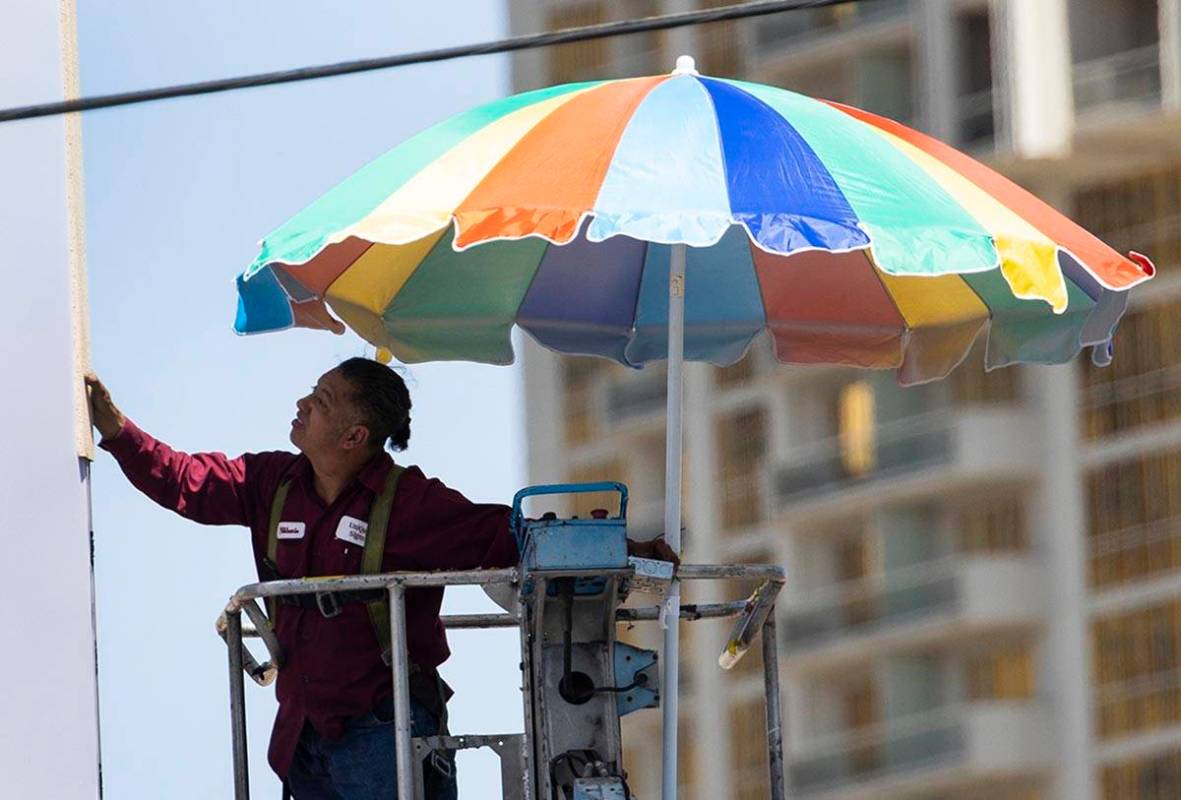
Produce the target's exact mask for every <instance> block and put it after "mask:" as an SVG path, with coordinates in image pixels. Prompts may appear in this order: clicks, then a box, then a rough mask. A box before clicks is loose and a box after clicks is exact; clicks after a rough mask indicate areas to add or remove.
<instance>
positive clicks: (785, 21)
mask: <svg viewBox="0 0 1181 800" xmlns="http://www.w3.org/2000/svg"><path fill="white" fill-rule="evenodd" d="M909 12H910V0H876V1H875V2H873V3H865V4H857V5H849V6H845V7H843V8H842V9H841V10H840V11H839V12H834V10H833V9H812V10H800V11H797V12H795V13H792V14H773V15H771V16H768V17H764V18H763V19H761V20H756V21H755V23H754V26H753V27H754V45H755V49H756V50H758V51H759V52H760V53H763V52H766V51H770V50H778V49H781V48H787V47H791V46H794V45H798V44H800V43H802V42H805V41H811V40H812V39H814V38H815V37H816V36H817V35H825V34H830V33H840V32H844V31H847V30H850V29H853V28H856V27H858V26H860V25H866V24H870V23H875V22H883V21H886V20H893V19H900V18H903V17H905V16H907V15H908V14H909Z"/></svg>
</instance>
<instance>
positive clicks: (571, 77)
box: [546, 2, 610, 83]
mask: <svg viewBox="0 0 1181 800" xmlns="http://www.w3.org/2000/svg"><path fill="white" fill-rule="evenodd" d="M606 21H607V4H606V3H603V2H596V3H571V4H567V5H561V6H555V7H553V8H551V9H550V10H549V12H548V14H547V15H546V30H551V31H558V30H565V29H567V28H582V27H585V26H587V25H601V24H603V23H604V22H606ZM546 55H547V56H548V58H549V74H550V80H551V82H553V83H573V82H575V81H585V80H591V79H595V78H602V77H605V75H604V73H605V72H606V69H607V64H608V61H609V55H610V40H609V39H605V38H604V39H591V40H589V41H585V42H573V43H571V44H560V45H557V46H556V47H550V48H548V49H547V50H546Z"/></svg>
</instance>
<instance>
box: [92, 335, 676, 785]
mask: <svg viewBox="0 0 1181 800" xmlns="http://www.w3.org/2000/svg"><path fill="white" fill-rule="evenodd" d="M86 386H87V392H88V395H89V398H90V407H91V415H92V420H93V422H94V425H95V427H96V428H98V431H99V433H100V434H101V435H102V440H101V442H100V447H102V448H103V449H104V450H107V451H108V452H109V453H111V455H113V456H114V457H115V459H116V461H118V463H119V466H120V467H121V468H122V469H123V472H124V473H125V474H126V475H127V477H128V478H129V479H130V481H131V482H132V484H134V485H135V486H136V488H138V489H139V490H140V491H142V492H143V493H144V494H146V495H147V496H148V497H150V498H151V499H152V500H154V501H155V502H157V503H159V504H160V505H162V506H164V507H165V508H169V509H172V510H173V511H176V512H177V513H179V514H181V515H182V516H184V517H186V518H188V519H191V520H193V521H195V522H200V523H204V524H210V525H245V526H247V527H249V528H250V531H251V538H252V544H253V549H254V558H255V562H256V565H257V566H258V569H259V574H260V576H261V577H262V578H263V579H266V580H270V579H278V578H302V577H309V576H316V575H350V574H358V573H359V572H360V571H361V558H362V554H363V552H364V549H365V543H366V541H367V539H368V537H369V536H371V535H373V533H372V532H371V531H369V530H368V526H369V522H370V521H371V520H374V519H380V518H381V515H380V514H377V512H376V509H379V508H381V507H382V505H383V504H384V505H385V508H386V511H387V512H388V522H387V524H386V525H385V526H383V527H384V528H385V542H384V548H383V553H382V556H381V569H380V571H381V572H393V571H398V570H440V569H452V570H455V569H477V568H495V567H507V566H511V565H513V564H515V563H516V562H517V558H518V556H517V548H516V543H515V542H514V540H513V537H512V534H511V532H510V530H509V525H508V520H509V515H510V509H509V508H508V507H507V506H502V505H492V504H479V503H472V502H471V501H469V500H468V499H467V498H465V497H464V496H463V495H462V494H460V493H459V492H457V491H455V490H453V489H449V488H448V487H446V486H445V485H443V483H442V482H440V481H439V480H437V479H433V478H431V479H428V478H427V477H426V476H424V475H423V473H422V472H421V470H419V469H418V468H417V467H405V468H403V467H401V466H400V465H396V464H395V463H394V461H393V459H392V458H391V457H390V456H389V455H388V454H387V453H386V452H385V448H386V446H387V445H388V446H389V447H390V448H392V449H393V450H395V451H399V450H402V449H404V448H405V447H406V445H407V443H408V441H409V439H410V407H411V404H410V395H409V392H408V391H407V389H406V384H405V382H404V381H403V380H402V378H401V376H399V375H398V373H397V372H395V371H394V370H392V369H390V368H389V367H387V366H385V365H383V364H380V363H378V362H376V361H372V360H369V359H364V358H351V359H349V360H347V361H345V362H343V363H342V364H341V365H340V366H338V367H336V368H335V369H332V370H329V371H328V372H326V373H325V374H324V375H322V376H321V377H320V379H319V380H318V381H317V382H316V385H315V386H314V387H313V388H312V390H311V392H310V393H308V394H307V395H306V396H304V397H302V398H301V399H299V400H298V401H297V402H296V415H295V418H294V419H293V420H292V421H291V434H290V438H291V443H292V444H293V445H295V447H296V449H298V450H299V453H298V454H296V453H288V452H265V453H246V454H244V455H241V456H239V457H237V458H232V459H231V458H228V457H227V456H225V455H223V454H222V453H195V454H191V455H190V454H186V453H181V452H177V451H175V450H173V449H172V448H170V447H169V446H168V445H166V444H164V443H163V442H161V441H158V440H157V439H154V438H153V437H152V436H150V435H148V434H147V433H145V432H144V431H142V430H140V429H139V428H138V427H137V426H136V425H135V423H133V422H131V421H130V420H128V419H127V418H126V417H124V415H123V414H122V413H121V412H120V411H119V409H118V407H116V406H115V404H114V403H113V402H112V401H111V396H110V393H109V392H108V391H107V389H106V387H105V386H103V384H102V382H101V381H99V380H98V378H97V377H96V376H94V375H88V376H87V378H86ZM375 515H376V516H375ZM377 541H380V539H378V540H377ZM633 552H637V553H640V554H643V555H648V556H655V557H666V558H674V559H675V556H674V555H673V554H672V552H671V551H670V550H669V548H668V547H667V545H665V544H664V542H659V543H658V544H656V545H653V544H649V543H645V544H644V545H640V546H637V547H636V548H634V549H633ZM326 599H327V600H329V601H330V602H325V600H326ZM373 599H374V598H370V597H343V598H341V597H338V596H333V597H330V598H320V599H319V600H318V601H317V599H316V598H313V597H311V596H307V599H305V600H295V599H288V600H287V601H286V602H282V603H279V604H276V605H275V607H274V613H273V617H274V619H272V624H273V625H274V627H275V631H276V634H277V636H278V639H279V643H280V645H281V646H282V648H283V653H284V659H285V660H284V663H283V667H282V669H281V670H280V671H279V677H278V682H277V685H276V695H277V698H278V701H279V710H278V714H277V716H276V718H275V724H274V728H273V730H272V733H271V743H270V750H269V752H268V760H269V762H270V764H271V767H272V768H273V769H274V771H275V772H276V773H277V774H278V775H279V777H280V778H282V779H283V780H284V786H285V789H287V790H289V791H290V792H291V793H292V794H293V796H294V797H295V798H296V800H370V799H371V798H373V799H374V800H376V798H382V800H386V799H387V798H389V797H392V796H393V794H394V787H395V785H396V780H395V774H394V764H393V758H392V757H391V754H392V752H393V736H394V730H393V702H392V699H391V697H392V693H393V689H392V684H391V678H390V669H389V667H388V666H387V663H386V661H385V660H384V659H383V652H382V650H383V647H382V643H381V642H379V638H378V637H379V634H378V633H377V631H378V630H380V626H375V624H374V622H373V620H371V618H370V614H371V613H372V610H371V608H370V605H372V603H371V601H372V600H373ZM442 599H443V590H442V589H441V588H432V589H413V590H409V591H407V593H406V626H407V649H408V651H409V656H410V661H411V663H412V673H413V677H412V680H411V711H412V727H413V733H414V735H416V736H427V735H432V734H435V733H437V732H438V731H439V730H440V727H441V725H442V724H443V722H445V713H446V711H445V701H446V696H445V695H446V694H447V693H448V690H447V689H446V688H445V684H443V683H442V681H441V680H440V679H439V678H438V673H437V667H438V665H439V664H441V663H443V662H444V661H445V660H446V659H447V657H448V656H449V654H450V652H449V650H448V647H447V639H446V635H445V633H444V629H443V625H442V622H441V620H440V619H439V608H440V606H441V604H442ZM385 656H386V657H387V658H388V653H386V654H385ZM428 764H429V766H428V767H427V769H426V771H425V773H424V779H425V781H426V784H427V787H428V797H431V798H433V799H435V800H453V799H454V798H455V796H456V784H455V776H454V763H453V761H451V760H450V759H441V758H440V759H434V760H429V761H428Z"/></svg>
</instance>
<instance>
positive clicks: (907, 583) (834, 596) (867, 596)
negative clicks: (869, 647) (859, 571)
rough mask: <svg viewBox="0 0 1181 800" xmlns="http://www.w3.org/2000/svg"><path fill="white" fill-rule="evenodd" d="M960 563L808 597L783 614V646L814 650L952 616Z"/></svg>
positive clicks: (928, 565)
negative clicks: (845, 638) (842, 639)
mask: <svg viewBox="0 0 1181 800" xmlns="http://www.w3.org/2000/svg"><path fill="white" fill-rule="evenodd" d="M963 562H964V557H962V556H956V557H953V558H946V559H940V560H938V561H930V562H925V563H921V564H915V565H913V566H910V567H903V568H900V569H897V570H891V571H890V572H886V573H882V574H880V575H875V576H872V577H867V578H861V579H858V580H854V581H847V582H844V583H839V584H835V585H830V586H826V587H823V588H820V589H816V590H814V591H813V592H809V593H808V595H807V598H806V600H805V601H804V603H801V604H799V605H793V606H791V607H789V608H787V609H785V611H784V612H783V641H784V645H785V646H787V647H789V648H793V647H794V648H800V647H803V648H811V647H818V646H821V645H823V644H825V643H827V642H829V641H831V640H833V639H837V638H840V637H843V636H849V635H862V634H869V633H874V632H877V631H879V630H882V629H884V628H888V627H890V626H894V625H900V624H906V623H911V622H915V621H917V620H920V619H923V618H925V617H929V616H931V615H932V614H936V613H941V612H950V611H954V610H955V609H956V608H958V603H959V580H960V578H959V575H960V569H961V565H962V564H963Z"/></svg>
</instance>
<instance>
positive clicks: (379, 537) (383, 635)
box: [360, 464, 405, 664]
mask: <svg viewBox="0 0 1181 800" xmlns="http://www.w3.org/2000/svg"><path fill="white" fill-rule="evenodd" d="M404 471H405V468H404V467H400V466H398V465H397V464H394V465H393V466H392V467H390V471H389V474H388V475H386V478H385V486H383V487H382V490H381V494H379V495H378V496H377V500H375V501H374V503H373V508H372V509H371V510H370V512H369V528H368V531H367V532H366V534H365V550H364V552H363V553H362V554H361V573H360V574H362V575H376V574H378V573H379V572H381V564H382V559H383V558H384V556H385V542H386V534H387V532H388V531H389V526H390V511H391V510H392V509H393V507H394V493H395V492H396V491H397V490H398V479H399V478H401V477H402V473H403V472H404ZM365 605H366V607H367V608H368V609H369V621H370V622H372V623H373V633H374V634H375V635H376V636H377V646H378V648H380V650H381V660H382V661H384V662H385V663H386V664H389V663H391V660H392V658H393V653H392V651H391V649H390V601H389V597H388V596H383V597H381V598H380V599H377V600H371V601H369V602H368V603H366V604H365Z"/></svg>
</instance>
